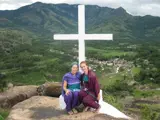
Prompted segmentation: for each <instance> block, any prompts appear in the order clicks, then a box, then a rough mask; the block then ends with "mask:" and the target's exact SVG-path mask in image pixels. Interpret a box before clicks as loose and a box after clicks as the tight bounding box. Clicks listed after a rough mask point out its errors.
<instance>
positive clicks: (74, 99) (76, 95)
mask: <svg viewBox="0 0 160 120" xmlns="http://www.w3.org/2000/svg"><path fill="white" fill-rule="evenodd" d="M78 93H79V91H74V92H72V95H73V100H72V108H75V107H76V106H77V105H78V100H79V99H78Z"/></svg>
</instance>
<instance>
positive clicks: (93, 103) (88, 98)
mask: <svg viewBox="0 0 160 120" xmlns="http://www.w3.org/2000/svg"><path fill="white" fill-rule="evenodd" d="M83 103H84V104H85V105H86V106H89V107H92V108H95V109H98V108H99V107H100V105H99V104H98V103H97V102H96V101H95V100H94V98H93V97H92V96H90V95H87V96H86V97H85V98H84V99H83Z"/></svg>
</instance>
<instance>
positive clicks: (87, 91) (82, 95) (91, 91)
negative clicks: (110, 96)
mask: <svg viewBox="0 0 160 120" xmlns="http://www.w3.org/2000/svg"><path fill="white" fill-rule="evenodd" d="M80 67H81V69H82V70H83V72H84V73H83V74H82V75H81V86H82V89H81V91H80V92H79V101H80V102H82V103H83V104H84V106H85V109H84V111H87V110H88V108H90V107H91V108H94V109H96V110H95V112H98V111H99V109H100V105H99V104H98V101H99V99H100V85H99V83H98V80H97V77H96V74H95V73H94V72H93V71H91V70H90V69H89V67H88V65H87V63H86V62H85V61H82V62H81V63H80Z"/></svg>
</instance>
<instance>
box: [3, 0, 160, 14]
mask: <svg viewBox="0 0 160 120" xmlns="http://www.w3.org/2000/svg"><path fill="white" fill-rule="evenodd" d="M37 1H40V2H44V3H54V4H57V3H68V4H91V5H99V6H107V7H112V8H118V7H120V6H121V7H123V8H124V9H126V11H128V12H129V13H130V14H132V15H153V16H160V0H0V9H1V10H6V9H16V8H19V7H21V6H24V5H27V4H31V3H34V2H37Z"/></svg>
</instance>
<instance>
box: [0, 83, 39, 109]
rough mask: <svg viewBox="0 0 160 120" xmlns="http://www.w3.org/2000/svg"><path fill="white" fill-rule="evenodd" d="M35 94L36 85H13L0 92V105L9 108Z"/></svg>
mask: <svg viewBox="0 0 160 120" xmlns="http://www.w3.org/2000/svg"><path fill="white" fill-rule="evenodd" d="M35 95H37V86H34V85H28V86H15V87H13V88H11V89H9V90H7V91H6V92H3V93H0V107H1V108H11V107H12V106H13V105H15V104H17V103H19V102H21V101H23V100H26V99H28V98H30V97H32V96H35Z"/></svg>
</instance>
